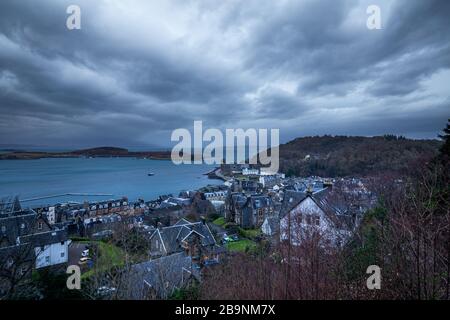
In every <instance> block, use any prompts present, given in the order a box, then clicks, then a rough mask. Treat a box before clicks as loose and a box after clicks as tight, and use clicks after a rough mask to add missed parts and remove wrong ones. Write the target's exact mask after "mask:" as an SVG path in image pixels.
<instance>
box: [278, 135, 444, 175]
mask: <svg viewBox="0 0 450 320" xmlns="http://www.w3.org/2000/svg"><path fill="white" fill-rule="evenodd" d="M441 144H442V143H441V142H440V141H439V140H411V139H406V138H404V137H398V136H394V135H385V136H378V137H347V136H322V137H317V136H316V137H304V138H297V139H295V140H292V141H290V142H288V143H286V144H282V145H280V170H281V172H285V173H287V174H288V175H296V176H310V175H318V176H322V177H338V176H369V175H378V174H382V173H386V172H393V173H399V174H407V173H408V166H410V165H413V164H414V162H416V161H417V160H419V159H422V160H425V161H426V160H427V159H430V158H432V157H433V156H435V155H436V154H437V153H438V149H439V147H440V145H441Z"/></svg>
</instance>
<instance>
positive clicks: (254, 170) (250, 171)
mask: <svg viewBox="0 0 450 320" xmlns="http://www.w3.org/2000/svg"><path fill="white" fill-rule="evenodd" d="M242 175H244V176H257V175H259V169H257V168H244V169H242Z"/></svg>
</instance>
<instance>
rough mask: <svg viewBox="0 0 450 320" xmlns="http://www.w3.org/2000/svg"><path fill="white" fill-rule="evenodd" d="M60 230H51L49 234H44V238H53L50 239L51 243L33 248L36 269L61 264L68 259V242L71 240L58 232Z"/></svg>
mask: <svg viewBox="0 0 450 320" xmlns="http://www.w3.org/2000/svg"><path fill="white" fill-rule="evenodd" d="M60 232H63V231H62V230H57V231H51V234H50V236H49V235H45V237H46V238H53V240H52V241H50V242H51V243H49V244H44V245H42V246H38V247H35V248H34V253H35V254H36V269H39V268H44V267H49V266H54V265H58V264H63V263H67V262H68V261H69V244H70V242H71V241H70V240H69V239H67V237H66V236H65V235H64V234H58V233H60ZM59 240H61V241H59Z"/></svg>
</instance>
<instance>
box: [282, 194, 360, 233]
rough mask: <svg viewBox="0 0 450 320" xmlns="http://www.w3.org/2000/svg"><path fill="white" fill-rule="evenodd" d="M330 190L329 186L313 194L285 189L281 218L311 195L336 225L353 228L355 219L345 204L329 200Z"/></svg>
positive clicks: (345, 228) (344, 228) (346, 228)
mask: <svg viewBox="0 0 450 320" xmlns="http://www.w3.org/2000/svg"><path fill="white" fill-rule="evenodd" d="M328 194H329V192H328V189H327V188H324V189H320V190H318V191H316V192H314V193H313V194H312V195H308V194H307V193H305V192H299V191H293V190H287V191H285V194H284V198H283V202H282V204H281V210H280V218H283V217H284V216H286V215H287V214H288V213H289V212H290V211H291V210H293V209H294V208H295V207H296V206H297V205H299V204H300V203H301V202H302V201H303V200H304V199H306V198H307V197H310V198H311V199H312V200H313V201H314V202H315V203H316V204H317V206H318V207H319V208H321V209H322V210H323V211H324V212H325V214H326V215H327V217H328V219H330V221H331V222H333V223H334V225H335V227H336V228H338V229H341V230H352V229H353V228H354V226H355V219H354V217H353V216H352V215H351V214H348V212H347V211H346V209H345V206H344V205H342V206H336V205H333V204H331V203H330V202H329V201H328V198H327V196H328Z"/></svg>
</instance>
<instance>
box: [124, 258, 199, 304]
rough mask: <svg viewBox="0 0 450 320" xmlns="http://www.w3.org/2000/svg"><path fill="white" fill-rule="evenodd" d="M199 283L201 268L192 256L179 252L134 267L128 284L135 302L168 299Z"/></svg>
mask: <svg viewBox="0 0 450 320" xmlns="http://www.w3.org/2000/svg"><path fill="white" fill-rule="evenodd" d="M198 281H200V273H199V267H198V266H197V265H196V264H195V263H194V262H193V260H192V257H191V256H189V255H187V254H186V253H184V252H178V253H175V254H172V255H168V256H163V257H160V258H158V259H154V260H150V261H147V262H143V263H139V264H135V265H133V266H132V267H131V271H130V279H129V281H128V284H129V286H130V294H131V298H132V299H134V300H143V299H167V298H169V297H170V296H171V295H172V294H173V293H174V291H175V290H176V289H183V288H187V287H189V286H191V285H192V284H193V283H195V282H198Z"/></svg>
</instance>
